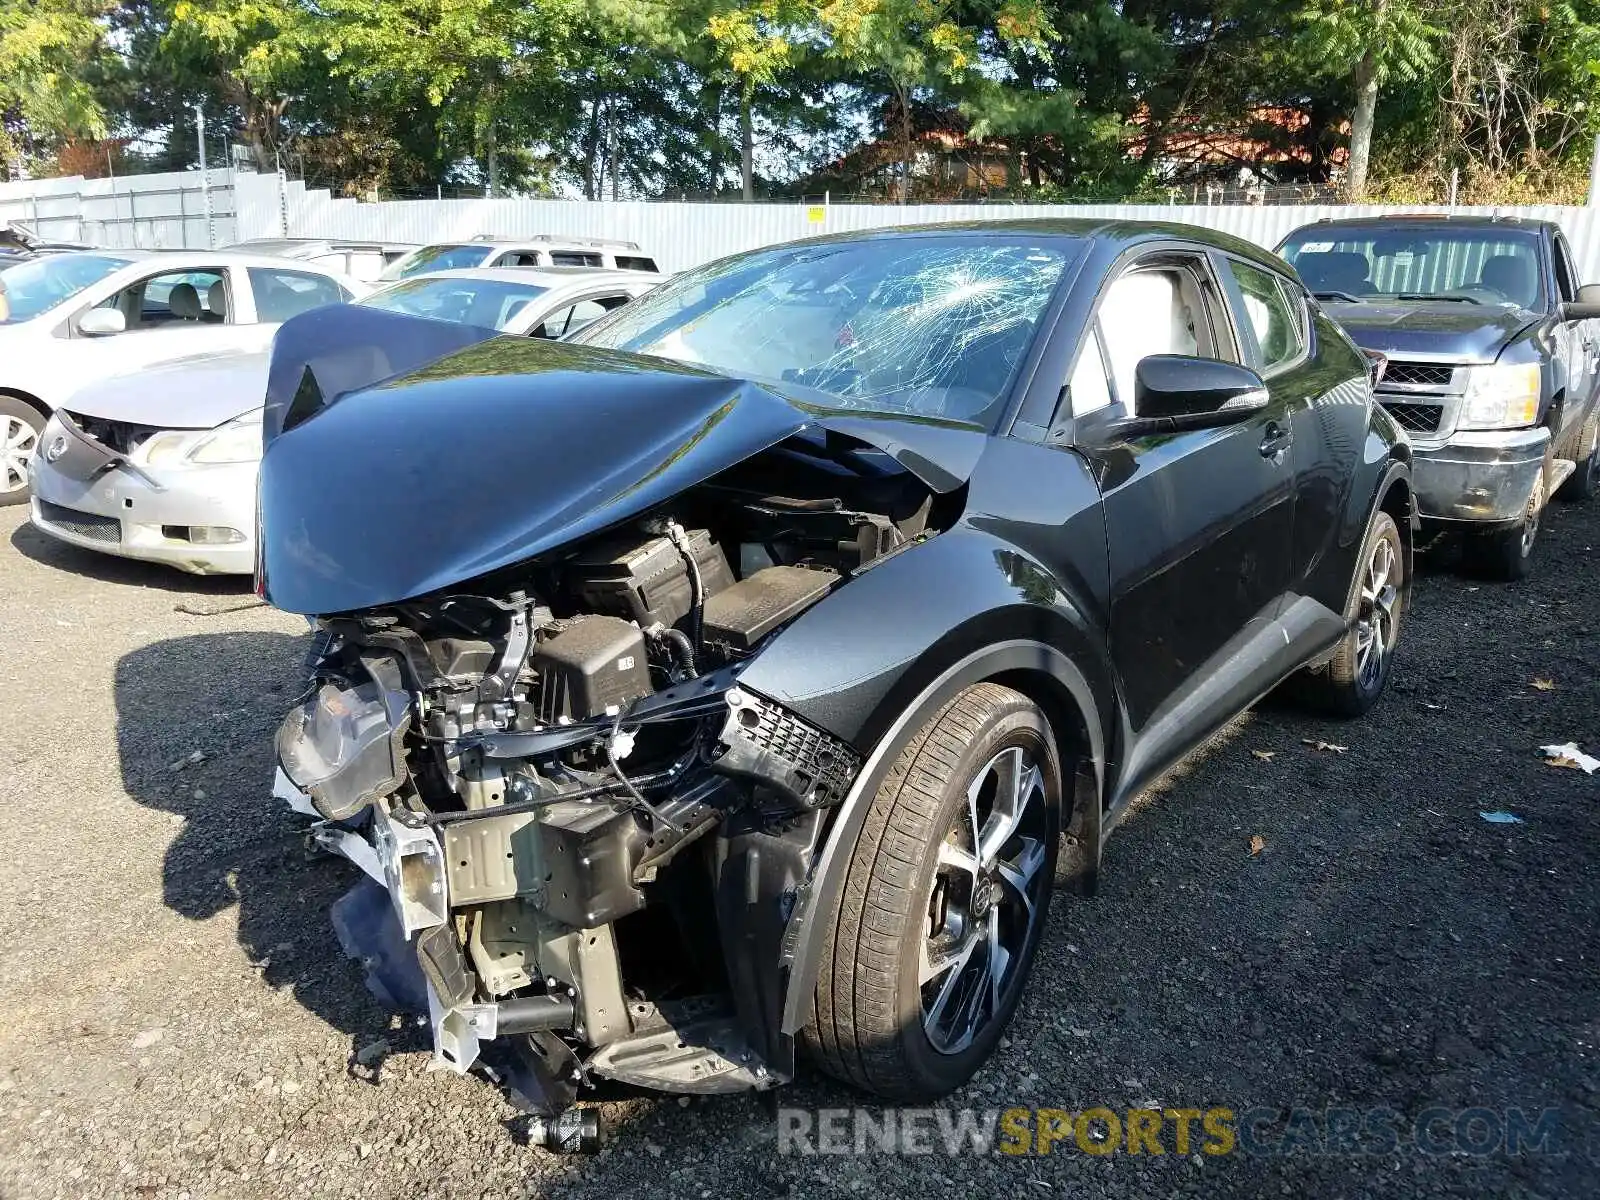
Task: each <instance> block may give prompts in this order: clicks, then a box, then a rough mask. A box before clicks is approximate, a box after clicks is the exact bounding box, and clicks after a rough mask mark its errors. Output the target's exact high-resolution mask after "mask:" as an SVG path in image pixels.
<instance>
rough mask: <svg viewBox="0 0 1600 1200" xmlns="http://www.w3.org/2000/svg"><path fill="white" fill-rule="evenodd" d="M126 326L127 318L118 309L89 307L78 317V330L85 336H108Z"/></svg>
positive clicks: (119, 331) (122, 329) (124, 328)
mask: <svg viewBox="0 0 1600 1200" xmlns="http://www.w3.org/2000/svg"><path fill="white" fill-rule="evenodd" d="M127 328H128V318H126V317H124V316H123V315H122V312H121V310H120V309H115V308H91V309H90V310H89V311H88V312H86V313H84V314H83V316H81V317H79V318H78V332H79V333H81V334H83V335H84V336H85V337H108V336H110V335H111V334H113V333H122V332H123V331H124V330H126V329H127Z"/></svg>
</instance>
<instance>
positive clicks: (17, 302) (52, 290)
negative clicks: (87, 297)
mask: <svg viewBox="0 0 1600 1200" xmlns="http://www.w3.org/2000/svg"><path fill="white" fill-rule="evenodd" d="M128 262H129V260H128V259H126V258H116V257H113V256H112V255H109V254H52V255H50V256H49V257H48V258H35V259H29V260H27V261H25V262H20V263H17V264H16V265H15V266H9V267H6V268H5V270H3V271H0V325H14V324H16V323H17V322H18V321H31V320H32V319H33V318H34V317H37V316H39V315H40V314H41V313H46V312H49V311H50V310H51V309H52V308H54V307H55V306H56V305H58V304H60V303H61V302H62V301H64V300H70V299H72V297H74V296H76V295H77V294H78V293H79V292H81V291H83V289H84V288H86V287H92V286H93V285H94V284H96V283H99V282H100V281H101V280H102V279H104V278H105V277H106V276H107V275H109V274H111V273H112V272H113V271H116V270H120V269H121V268H123V267H125V266H127V265H128Z"/></svg>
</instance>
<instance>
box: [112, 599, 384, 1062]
mask: <svg viewBox="0 0 1600 1200" xmlns="http://www.w3.org/2000/svg"><path fill="white" fill-rule="evenodd" d="M308 645H309V639H308V638H307V637H300V636H291V635H288V634H283V633H263V632H252V631H239V632H228V633H214V634H200V635H196V636H193V637H184V638H175V639H173V640H170V641H165V642H158V643H155V644H153V645H150V646H145V647H142V648H140V649H138V650H135V651H133V652H132V653H130V654H127V655H125V656H123V658H122V659H120V660H119V661H118V663H117V669H116V683H115V689H116V708H117V753H118V756H119V761H120V765H121V770H122V780H123V786H124V787H125V788H126V790H127V792H128V794H129V795H130V796H132V797H133V798H134V799H135V800H136V801H138V802H139V803H140V804H143V805H146V806H148V807H150V808H153V809H157V810H159V811H161V812H168V813H173V814H175V815H177V816H179V817H182V818H183V827H182V829H181V830H179V832H178V834H177V836H176V837H175V838H173V840H172V843H171V844H170V845H169V846H168V847H167V851H166V859H165V864H164V867H163V871H162V893H163V899H164V900H165V903H166V905H167V907H168V908H170V909H172V910H173V911H174V912H176V913H178V914H180V915H181V916H184V917H186V918H188V919H189V920H192V921H205V920H209V919H211V918H212V917H215V916H217V915H218V914H220V913H223V912H225V911H226V910H227V909H229V908H231V907H234V906H237V908H238V923H239V924H238V939H239V946H240V949H241V951H242V952H243V954H244V956H245V958H246V960H247V961H248V962H249V963H250V964H251V965H252V966H254V967H255V968H256V969H257V970H258V971H260V973H261V976H262V979H263V981H264V982H265V983H267V984H268V985H269V986H271V987H274V988H278V989H282V988H288V989H291V990H292V991H293V993H294V995H295V997H296V999H297V1000H299V1002H300V1003H301V1004H303V1005H304V1006H305V1007H306V1008H308V1009H309V1010H311V1011H312V1012H313V1013H315V1014H316V1015H317V1016H319V1017H321V1018H322V1019H323V1020H324V1021H326V1022H327V1023H328V1024H329V1025H331V1026H333V1027H334V1028H335V1029H338V1030H340V1031H342V1032H344V1033H347V1034H349V1035H350V1036H351V1040H352V1049H353V1050H354V1049H357V1048H359V1047H360V1046H362V1045H365V1044H366V1043H368V1042H370V1041H372V1040H374V1039H375V1038H377V1037H380V1036H381V1037H385V1038H387V1039H388V1040H389V1041H390V1043H391V1044H392V1045H393V1046H394V1048H395V1049H409V1048H411V1047H410V1045H409V1043H408V1044H407V1045H405V1046H401V1045H400V1044H399V1043H396V1041H395V1034H394V1033H393V1032H391V1031H390V1030H389V1026H390V1023H391V1022H390V1016H389V1014H388V1013H386V1012H384V1011H383V1010H382V1009H381V1008H379V1006H378V1005H377V1004H376V1002H375V1001H373V1000H372V998H371V997H370V996H369V994H368V993H367V991H366V989H365V987H363V985H362V979H361V972H360V969H359V968H358V967H357V966H356V964H355V963H353V962H351V961H350V960H349V959H347V958H345V957H344V956H343V954H342V953H341V952H340V950H339V946H338V943H337V942H336V941H335V939H334V935H333V929H332V927H331V925H330V924H329V920H328V909H329V906H330V905H331V904H332V903H333V901H334V900H336V899H337V898H338V897H339V896H340V895H341V894H342V893H343V892H344V891H345V890H346V889H347V888H348V887H350V885H351V884H353V883H354V882H355V881H356V879H357V878H358V876H357V873H356V872H355V871H354V869H353V868H351V867H350V866H349V865H348V864H346V863H344V862H343V861H342V860H337V859H333V858H330V857H328V856H327V855H324V854H320V853H318V854H314V855H312V854H308V852H307V850H306V848H305V845H304V842H303V837H302V835H303V829H302V826H303V824H304V822H303V820H302V819H300V818H296V817H294V816H293V815H292V814H290V813H289V812H288V811H287V809H285V808H284V806H283V805H282V804H281V802H279V801H277V800H276V799H274V798H273V797H272V795H271V789H272V776H273V770H274V767H275V757H274V751H273V734H274V732H275V731H276V729H277V726H278V724H279V722H280V721H281V719H282V717H283V714H284V711H285V710H286V709H287V707H288V706H289V703H290V701H291V700H292V699H293V698H294V697H295V695H296V694H297V693H298V692H299V690H300V686H301V682H302V680H303V678H304V662H305V654H306V650H307V647H308ZM196 752H198V753H199V754H201V755H203V756H204V758H203V761H200V762H191V761H189V760H190V758H191V756H193V755H194V754H195V753H196ZM179 764H183V765H182V766H179Z"/></svg>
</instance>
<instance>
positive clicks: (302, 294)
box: [250, 267, 348, 325]
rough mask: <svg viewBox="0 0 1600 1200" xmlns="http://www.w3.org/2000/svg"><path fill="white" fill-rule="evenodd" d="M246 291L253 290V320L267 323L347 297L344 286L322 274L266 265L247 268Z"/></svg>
mask: <svg viewBox="0 0 1600 1200" xmlns="http://www.w3.org/2000/svg"><path fill="white" fill-rule="evenodd" d="M250 290H251V291H252V292H253V293H255V298H256V320H258V321H260V322H262V323H263V324H268V325H270V324H275V323H277V322H279V321H287V320H288V319H289V318H290V317H294V316H298V315H299V314H301V313H303V312H307V311H309V310H310V309H313V308H321V307H323V306H324V305H327V304H343V303H344V302H345V300H346V299H348V297H347V296H346V295H345V292H344V289H343V288H341V287H340V286H339V285H338V284H337V283H335V282H334V281H333V280H331V279H329V278H327V277H326V276H325V275H311V274H308V273H306V272H304V271H274V270H269V269H268V268H266V267H251V268H250Z"/></svg>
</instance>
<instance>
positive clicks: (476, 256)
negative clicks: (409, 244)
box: [378, 245, 488, 280]
mask: <svg viewBox="0 0 1600 1200" xmlns="http://www.w3.org/2000/svg"><path fill="white" fill-rule="evenodd" d="M487 253H488V247H486V246H483V245H468V246H424V247H423V248H422V249H421V250H417V251H414V252H413V253H411V254H408V255H406V256H405V257H404V258H401V259H398V260H397V261H395V262H393V263H391V264H390V265H389V266H388V267H387V268H386V269H385V270H384V272H383V274H382V275H380V276H378V278H379V279H383V280H390V279H409V278H411V276H413V275H421V274H422V273H423V272H424V271H469V270H471V269H472V268H473V267H481V266H483V259H484V255H485V254H487Z"/></svg>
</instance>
